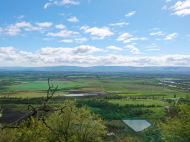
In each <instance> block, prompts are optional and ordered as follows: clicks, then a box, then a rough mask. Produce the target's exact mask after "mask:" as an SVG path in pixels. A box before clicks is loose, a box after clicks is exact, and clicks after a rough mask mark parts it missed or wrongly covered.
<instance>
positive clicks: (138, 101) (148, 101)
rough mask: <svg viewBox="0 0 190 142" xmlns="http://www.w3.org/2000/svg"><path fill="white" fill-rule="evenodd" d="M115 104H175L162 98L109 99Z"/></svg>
mask: <svg viewBox="0 0 190 142" xmlns="http://www.w3.org/2000/svg"><path fill="white" fill-rule="evenodd" d="M109 102H110V103H113V104H119V105H120V106H124V105H126V104H134V105H136V104H144V105H160V106H167V105H173V103H168V102H165V101H162V100H113V101H109Z"/></svg>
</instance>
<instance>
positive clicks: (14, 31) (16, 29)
mask: <svg viewBox="0 0 190 142" xmlns="http://www.w3.org/2000/svg"><path fill="white" fill-rule="evenodd" d="M23 27H32V25H31V24H30V23H26V22H25V21H23V22H19V23H16V24H14V25H13V24H10V25H8V26H7V28H5V31H7V32H6V34H8V35H10V36H15V35H18V34H19V33H20V32H21V29H20V28H23Z"/></svg>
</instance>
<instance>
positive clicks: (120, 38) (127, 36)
mask: <svg viewBox="0 0 190 142" xmlns="http://www.w3.org/2000/svg"><path fill="white" fill-rule="evenodd" d="M129 37H132V35H130V34H129V33H123V34H122V35H120V36H119V37H118V38H117V39H116V40H117V41H123V40H125V39H127V38H129Z"/></svg>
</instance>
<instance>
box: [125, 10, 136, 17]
mask: <svg viewBox="0 0 190 142" xmlns="http://www.w3.org/2000/svg"><path fill="white" fill-rule="evenodd" d="M135 13H136V11H132V12H129V13H128V14H126V15H125V16H126V17H131V16H132V15H134V14H135Z"/></svg>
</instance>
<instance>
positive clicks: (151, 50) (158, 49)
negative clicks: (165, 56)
mask: <svg viewBox="0 0 190 142" xmlns="http://www.w3.org/2000/svg"><path fill="white" fill-rule="evenodd" d="M158 50H160V49H148V50H147V51H158Z"/></svg>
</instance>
